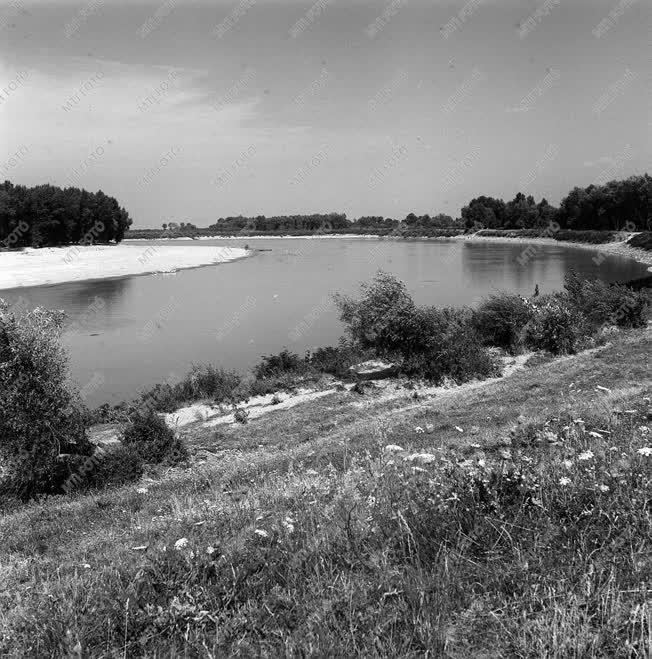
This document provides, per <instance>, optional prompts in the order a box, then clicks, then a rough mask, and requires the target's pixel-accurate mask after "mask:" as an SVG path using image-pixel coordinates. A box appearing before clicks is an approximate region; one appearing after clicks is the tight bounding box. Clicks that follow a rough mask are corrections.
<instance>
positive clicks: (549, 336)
mask: <svg viewBox="0 0 652 659" xmlns="http://www.w3.org/2000/svg"><path fill="white" fill-rule="evenodd" d="M588 334H589V331H588V329H587V321H586V318H585V317H584V316H583V315H582V314H581V312H579V311H577V310H576V309H574V308H573V307H572V306H571V305H569V304H568V302H567V299H566V298H565V297H564V296H563V295H550V296H546V297H544V298H541V300H540V302H538V303H537V305H536V307H535V313H534V316H533V318H532V320H530V322H529V323H528V324H527V326H526V327H525V335H526V337H525V340H526V342H527V344H528V345H529V346H530V347H532V348H534V349H535V350H548V351H549V352H551V353H552V354H553V355H563V354H572V353H575V352H577V350H578V349H579V348H580V347H581V344H582V340H583V339H584V338H585V337H586V336H587V335H588Z"/></svg>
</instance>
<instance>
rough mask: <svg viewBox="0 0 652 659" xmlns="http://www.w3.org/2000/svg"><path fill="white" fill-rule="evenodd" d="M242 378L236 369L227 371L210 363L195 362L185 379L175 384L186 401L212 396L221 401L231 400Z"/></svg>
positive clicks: (178, 393) (179, 395)
mask: <svg viewBox="0 0 652 659" xmlns="http://www.w3.org/2000/svg"><path fill="white" fill-rule="evenodd" d="M240 380H241V378H240V376H239V375H238V374H237V373H236V372H235V371H226V370H224V369H222V368H215V367H214V366H211V365H208V364H201V365H199V364H195V365H193V367H192V370H191V371H190V373H189V374H188V375H187V376H186V377H185V379H184V380H182V381H181V382H180V383H179V384H177V385H176V386H175V392H176V394H177V396H178V397H181V398H183V399H184V400H185V401H192V400H201V399H202V398H212V399H214V400H215V402H217V403H221V402H223V401H227V400H230V398H231V396H232V394H233V391H234V390H235V389H236V387H237V386H238V385H239V384H240Z"/></svg>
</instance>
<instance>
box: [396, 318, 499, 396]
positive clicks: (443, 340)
mask: <svg viewBox="0 0 652 659" xmlns="http://www.w3.org/2000/svg"><path fill="white" fill-rule="evenodd" d="M409 334H410V335H411V336H412V337H413V340H412V342H411V346H410V347H411V349H410V351H409V352H407V353H405V354H404V359H403V363H402V370H403V372H404V373H406V374H407V375H409V376H411V377H421V378H424V379H426V380H429V381H431V382H436V383H439V382H441V381H442V380H443V379H444V378H445V377H449V378H451V379H453V380H455V381H456V382H458V383H462V382H467V381H469V380H472V379H474V378H485V377H490V376H492V375H496V374H497V372H498V367H497V364H496V361H495V359H494V358H493V357H492V356H491V355H490V354H489V353H488V352H487V350H486V349H485V348H484V347H483V342H482V337H481V336H480V335H479V334H478V332H477V330H476V329H475V327H474V325H473V318H472V314H471V313H470V312H469V310H467V309H450V308H447V309H436V308H435V307H425V308H420V309H417V311H416V313H415V314H414V322H413V327H412V329H411V330H410V331H409Z"/></svg>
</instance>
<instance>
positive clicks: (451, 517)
mask: <svg viewBox="0 0 652 659" xmlns="http://www.w3.org/2000/svg"><path fill="white" fill-rule="evenodd" d="M649 347H650V331H649V330H645V331H637V332H632V333H630V334H628V335H626V336H621V337H619V338H617V339H616V340H615V341H614V344H613V345H611V346H607V347H606V348H604V349H600V350H598V351H595V352H590V353H585V354H582V355H579V356H576V357H573V358H564V359H559V360H556V361H554V362H550V363H544V364H541V365H538V366H534V367H532V368H526V369H524V370H522V371H520V372H517V373H515V374H514V375H512V376H510V377H509V378H507V379H505V380H501V381H490V382H487V383H483V384H482V385H481V386H476V387H470V388H468V389H466V390H463V391H460V392H456V393H447V394H444V395H439V396H436V397H435V398H433V399H431V400H414V399H412V398H411V397H409V392H406V396H405V397H401V398H399V399H395V400H393V401H387V400H382V399H380V398H375V395H374V394H371V395H366V396H363V397H361V396H358V395H356V394H353V393H341V394H335V395H333V396H330V397H328V398H325V399H321V400H320V401H316V402H314V403H310V404H307V405H305V406H300V407H297V408H294V409H292V410H288V411H280V412H275V413H272V414H270V415H268V416H266V417H262V418H260V419H258V420H255V421H252V422H251V423H249V424H247V425H246V426H239V427H237V428H235V427H234V428H224V429H220V430H219V431H215V430H212V431H207V430H205V429H202V428H200V427H195V428H193V427H190V428H188V429H186V430H185V431H184V434H185V435H186V439H187V441H188V442H189V444H190V445H191V447H193V448H194V452H195V455H194V464H193V466H192V468H191V469H188V470H175V471H172V472H168V473H159V474H155V475H154V481H155V482H154V481H153V482H151V483H150V484H149V485H148V488H149V492H148V493H147V494H139V493H137V492H136V487H135V486H131V487H126V488H122V489H117V490H114V491H105V492H101V493H98V494H96V495H86V496H77V497H73V498H53V499H50V500H48V501H45V502H43V503H35V504H32V505H30V506H27V507H25V508H22V509H20V510H16V511H13V512H11V511H9V512H7V514H6V515H5V516H4V517H2V518H0V556H1V557H2V563H1V566H0V569H1V570H2V581H1V583H2V584H3V588H2V591H0V654H2V653H3V652H6V653H8V654H15V655H16V656H18V655H22V656H24V655H38V656H49V655H51V654H66V653H70V654H77V655H79V653H80V652H81V653H82V654H83V655H84V656H87V655H93V656H118V655H120V656H122V655H123V654H125V653H126V655H127V656H137V655H140V654H147V655H148V656H151V655H154V654H156V655H160V656H168V654H169V653H188V654H190V655H191V656H196V655H201V656H223V655H224V654H227V653H232V654H236V655H238V654H239V655H243V656H250V655H252V654H256V655H259V654H263V655H274V656H279V655H285V654H290V655H298V654H327V653H332V654H340V655H356V654H357V655H364V656H369V655H373V654H380V655H404V656H411V655H420V654H423V653H425V652H426V651H427V650H428V649H430V650H431V653H434V654H435V655H438V654H439V655H442V654H443V655H444V656H460V657H462V656H470V655H472V656H508V655H518V656H546V655H547V656H592V655H600V656H618V655H619V656H645V651H646V650H645V647H646V645H647V648H648V650H649V643H650V612H649V608H647V605H646V599H649V590H647V589H649V587H650V582H649V579H650V560H649V551H650V547H649V543H648V542H647V541H648V540H649V533H650V526H649V517H648V515H649V509H648V508H649V500H650V487H649V485H650V482H649V465H650V462H649V460H650V458H642V457H638V458H635V457H632V458H631V464H630V462H628V463H627V465H628V467H627V468H628V469H629V471H628V472H627V476H626V477H622V478H621V480H613V479H615V478H617V476H616V475H614V474H616V470H615V467H614V465H613V464H611V463H609V464H607V462H608V461H609V460H612V458H610V455H611V454H610V453H609V452H608V448H604V447H601V448H600V449H599V445H600V440H598V439H595V438H593V437H592V436H589V435H587V434H586V432H584V430H586V431H587V432H588V430H590V429H591V428H598V429H600V430H609V433H610V434H609V435H608V443H610V444H611V443H613V444H616V445H617V446H618V452H617V453H616V454H615V455H621V454H623V455H630V454H632V455H633V454H635V447H636V446H642V445H643V444H645V443H647V445H648V446H649V445H650V439H649V435H644V434H642V433H644V431H642V430H641V429H640V428H641V427H642V424H646V423H648V421H647V418H648V416H649V398H645V397H646V396H649V394H650V379H649V375H650V369H649V361H648V359H649V357H648V355H649ZM597 386H603V387H608V388H609V389H610V390H611V391H610V392H605V391H602V390H598V389H596V387H597ZM615 408H619V409H621V410H622V409H632V410H636V412H635V413H633V414H629V415H622V414H621V415H617V414H614V409H615ZM566 413H569V414H570V416H569V417H568V418H570V419H574V418H577V416H578V415H579V416H582V418H583V419H584V420H585V421H586V429H584V425H579V424H578V425H577V429H576V425H574V424H573V423H572V422H570V425H569V422H568V420H564V419H565V417H564V415H565V414H566ZM646 415H647V416H646ZM562 417H563V418H562ZM560 418H561V419H562V420H561V421H556V420H559V419H560ZM551 419H552V421H551V424H552V425H550V426H548V427H549V428H552V430H553V431H554V432H555V433H557V432H558V433H559V436H560V437H561V436H562V435H563V436H564V437H565V438H566V439H565V440H564V442H562V447H561V448H559V447H558V446H557V445H556V444H553V445H551V446H550V447H548V444H547V443H546V442H543V444H542V442H541V441H540V437H541V432H540V430H539V431H538V430H536V427H537V426H538V424H542V423H543V422H545V421H549V420H551ZM556 423H558V424H562V423H565V424H566V425H565V426H564V429H560V428H557V426H556V425H555V424H556ZM456 426H458V427H460V428H462V429H463V431H464V432H460V431H459V430H457V429H456ZM515 426H516V427H517V428H520V429H521V430H517V431H516V433H514V432H513V431H514V427H515ZM417 427H420V428H423V429H424V430H425V432H421V431H420V430H415V428H417ZM560 427H561V426H560ZM568 428H570V430H568ZM578 429H579V430H578ZM569 433H570V434H569ZM605 434H606V433H603V436H604V435H605ZM389 444H398V445H400V446H401V447H404V448H405V449H408V451H410V452H411V451H417V452H419V451H425V450H427V451H428V452H429V453H432V454H437V455H438V456H440V457H441V458H444V459H443V460H442V461H441V462H440V461H437V463H436V464H425V463H421V466H419V467H418V468H417V469H414V468H413V465H416V464H417V463H416V462H414V463H413V462H404V461H403V460H402V459H401V458H400V457H399V458H396V459H394V460H392V459H389V458H387V457H383V451H382V448H383V447H384V446H385V445H389ZM605 446H606V445H605ZM587 447H593V449H594V451H595V453H596V455H597V457H596V460H598V458H599V459H600V460H602V462H601V464H602V465H603V466H604V468H605V470H607V468H608V469H609V470H611V471H610V472H609V473H610V474H611V476H610V478H611V477H613V478H612V481H609V482H610V483H611V489H610V492H609V493H608V494H601V493H596V492H593V491H592V490H590V491H589V490H587V489H586V487H585V486H582V487H584V489H581V490H577V492H575V494H574V495H573V497H570V495H569V497H568V499H569V500H568V501H567V504H564V506H565V507H564V506H562V507H563V510H562V511H561V512H560V510H561V509H560V508H559V507H560V505H561V504H560V501H561V500H560V499H559V498H558V497H559V496H561V495H560V494H559V490H561V489H562V488H561V487H560V486H558V485H557V482H558V479H559V475H560V473H561V472H559V469H560V467H559V464H560V463H559V459H560V455H561V454H560V455H557V453H559V451H562V450H563V452H566V453H568V452H569V451H570V452H573V451H574V452H575V454H576V453H577V451H579V450H580V449H586V448H587ZM603 448H604V450H603ZM571 449H572V451H571ZM505 451H509V452H510V453H513V455H507V454H505ZM501 452H502V453H501ZM529 456H531V457H529ZM605 456H606V457H605ZM478 458H480V459H482V460H486V461H488V462H490V461H492V460H501V461H502V463H501V464H503V465H505V464H507V463H509V464H511V463H512V462H513V463H514V464H516V466H517V467H518V468H519V469H522V470H523V473H525V471H526V470H527V469H529V467H528V465H529V464H530V463H529V460H533V463H532V467H531V471H532V473H530V472H529V471H528V478H530V479H531V478H540V482H541V487H540V494H539V495H537V496H539V498H540V499H536V498H535V497H534V496H531V495H530V494H529V493H526V494H527V496H521V494H522V490H523V487H524V486H519V488H521V489H518V493H520V494H518V495H515V496H516V499H515V501H516V500H518V501H519V502H520V503H519V504H518V505H516V506H515V504H513V502H512V503H509V502H506V501H505V500H504V498H505V495H504V492H505V491H507V490H505V488H504V484H505V482H506V481H501V483H502V485H501V488H503V489H501V492H502V494H501V495H500V496H501V497H502V499H501V500H500V502H499V503H500V506H498V507H497V508H491V510H490V512H488V511H489V509H488V508H481V503H482V502H479V501H478V499H477V497H476V498H475V499H471V500H468V499H467V498H465V497H466V496H467V495H468V491H467V490H468V486H469V483H471V482H472V480H471V481H469V480H468V479H467V481H464V480H463V478H462V481H460V482H463V483H464V484H463V485H459V488H458V489H457V490H452V491H453V492H459V496H460V497H461V499H460V502H458V500H457V499H456V497H457V496H458V494H457V493H455V494H454V495H453V496H451V497H444V498H441V497H440V494H441V493H442V492H447V493H448V494H450V493H451V490H450V487H449V486H450V483H451V482H454V481H455V478H458V477H459V476H460V473H461V472H460V473H458V472H455V469H457V467H455V463H456V462H459V461H460V460H470V461H471V462H472V463H473V464H474V465H475V464H476V463H477V459H478ZM625 459H627V460H630V458H621V461H622V460H625ZM448 460H450V462H447V461H448ZM636 460H638V461H636ZM605 461H606V462H605ZM426 462H427V461H426ZM576 464H577V465H578V469H579V465H580V463H579V462H576ZM582 464H583V463H582ZM404 465H406V466H404ZM574 468H575V467H574ZM450 469H453V472H455V473H452V474H451V473H448V471H450ZM473 469H477V466H475V467H473ZM583 469H584V468H583ZM646 470H647V472H648V474H647V476H645V472H646ZM584 471H586V470H584ZM584 471H583V472H582V474H581V475H579V474H577V475H576V476H577V481H578V482H579V481H580V480H581V479H584V480H582V482H583V483H584V482H585V481H586V479H587V478H588V476H587V473H588V472H587V473H584ZM630 472H631V473H630ZM564 473H565V472H564ZM573 473H574V472H573ZM532 474H534V475H532ZM537 474H538V476H537ZM641 474H643V475H641ZM592 477H595V478H596V479H598V476H596V475H595V474H593V476H592ZM451 478H452V479H453V481H451ZM524 478H525V477H524ZM574 478H575V475H574ZM598 480H599V479H598ZM523 482H525V480H524V481H523ZM597 482H598V481H597V480H596V483H597ZM455 487H457V486H455ZM491 487H493V486H491ZM578 487H579V486H578ZM437 488H440V490H441V491H440V490H437ZM447 488H448V489H447ZM533 491H534V490H533ZM435 492H439V493H435ZM441 496H443V494H442V495H441ZM510 496H511V495H510ZM519 497H520V498H519ZM435 499H436V501H435ZM451 501H452V503H443V502H451ZM533 501H534V502H535V503H536V505H534V504H533V503H532V502H533ZM541 501H543V503H541ZM596 501H598V502H601V503H599V505H598V504H596ZM483 505H484V504H483ZM465 506H466V507H465ZM474 506H475V508H474ZM574 506H575V507H574ZM424 511H426V512H427V515H424V514H423V513H424ZM573 511H574V512H573ZM469 516H471V521H470V522H469ZM564 520H565V521H564ZM256 529H258V530H259V531H264V533H256V532H255V530H256ZM265 534H267V537H266V536H265ZM180 538H187V539H188V545H187V547H186V548H185V549H182V550H181V551H175V550H174V549H173V545H174V543H175V541H177V540H178V539H180ZM143 546H147V549H146V550H135V549H133V548H134V547H143ZM209 546H210V547H214V548H216V551H215V552H214V553H213V554H212V555H209V554H208V553H207V548H208V547H209ZM164 548H165V550H164ZM191 552H192V553H191Z"/></svg>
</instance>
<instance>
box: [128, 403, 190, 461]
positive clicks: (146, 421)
mask: <svg viewBox="0 0 652 659" xmlns="http://www.w3.org/2000/svg"><path fill="white" fill-rule="evenodd" d="M122 443H123V444H124V445H125V446H132V447H133V448H135V449H136V451H137V452H138V453H139V454H140V457H141V458H142V459H143V460H144V461H145V462H149V463H159V462H166V463H167V464H176V463H178V462H183V461H184V460H186V459H187V458H188V450H187V449H186V447H185V445H184V444H183V442H182V441H181V440H180V439H179V438H178V437H177V436H176V435H175V433H174V432H173V431H172V430H171V429H170V428H168V426H167V425H166V423H165V421H164V420H163V419H162V418H161V417H160V416H159V415H158V414H157V413H156V412H155V411H154V410H151V409H150V410H147V411H146V412H141V411H135V412H134V413H133V415H132V419H131V423H130V424H129V425H128V426H127V427H126V428H125V430H124V434H123V438H122Z"/></svg>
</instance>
